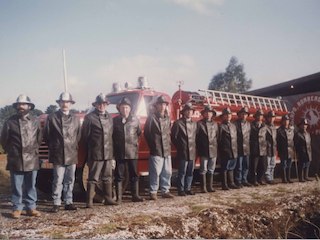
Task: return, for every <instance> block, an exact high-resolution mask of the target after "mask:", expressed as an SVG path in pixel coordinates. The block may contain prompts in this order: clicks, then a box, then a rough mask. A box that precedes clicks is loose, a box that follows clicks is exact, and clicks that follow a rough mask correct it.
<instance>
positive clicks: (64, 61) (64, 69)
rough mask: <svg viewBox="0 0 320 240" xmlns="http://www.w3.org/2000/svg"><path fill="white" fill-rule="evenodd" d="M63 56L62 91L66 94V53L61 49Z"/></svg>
mask: <svg viewBox="0 0 320 240" xmlns="http://www.w3.org/2000/svg"><path fill="white" fill-rule="evenodd" d="M62 55H63V76H64V91H65V92H68V75H67V65H66V51H65V50H64V49H62Z"/></svg>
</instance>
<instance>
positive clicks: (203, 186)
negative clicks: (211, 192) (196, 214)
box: [200, 174, 208, 193]
mask: <svg viewBox="0 0 320 240" xmlns="http://www.w3.org/2000/svg"><path fill="white" fill-rule="evenodd" d="M200 181H201V192H202V193H207V192H208V191H207V179H206V174H201V178H200Z"/></svg>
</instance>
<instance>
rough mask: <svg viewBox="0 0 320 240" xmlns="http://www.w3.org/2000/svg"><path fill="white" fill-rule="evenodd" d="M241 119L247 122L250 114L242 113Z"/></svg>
mask: <svg viewBox="0 0 320 240" xmlns="http://www.w3.org/2000/svg"><path fill="white" fill-rule="evenodd" d="M239 118H240V119H241V120H242V121H246V120H247V118H248V114H247V113H245V112H242V113H240V114H239Z"/></svg>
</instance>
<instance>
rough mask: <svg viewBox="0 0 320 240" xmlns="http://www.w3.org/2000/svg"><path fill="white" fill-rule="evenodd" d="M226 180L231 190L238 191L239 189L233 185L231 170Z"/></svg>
mask: <svg viewBox="0 0 320 240" xmlns="http://www.w3.org/2000/svg"><path fill="white" fill-rule="evenodd" d="M228 180H229V184H228V186H229V187H230V188H232V189H239V188H240V187H239V186H237V185H235V184H234V176H233V170H231V171H228Z"/></svg>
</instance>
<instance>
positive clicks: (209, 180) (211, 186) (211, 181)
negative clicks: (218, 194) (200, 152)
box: [207, 173, 216, 192]
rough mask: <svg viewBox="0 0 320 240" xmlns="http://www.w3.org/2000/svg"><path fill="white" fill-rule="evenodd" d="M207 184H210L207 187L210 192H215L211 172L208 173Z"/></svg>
mask: <svg viewBox="0 0 320 240" xmlns="http://www.w3.org/2000/svg"><path fill="white" fill-rule="evenodd" d="M207 184H208V187H207V190H208V192H215V191H216V190H214V188H213V174H210V173H209V174H208V175H207Z"/></svg>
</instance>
